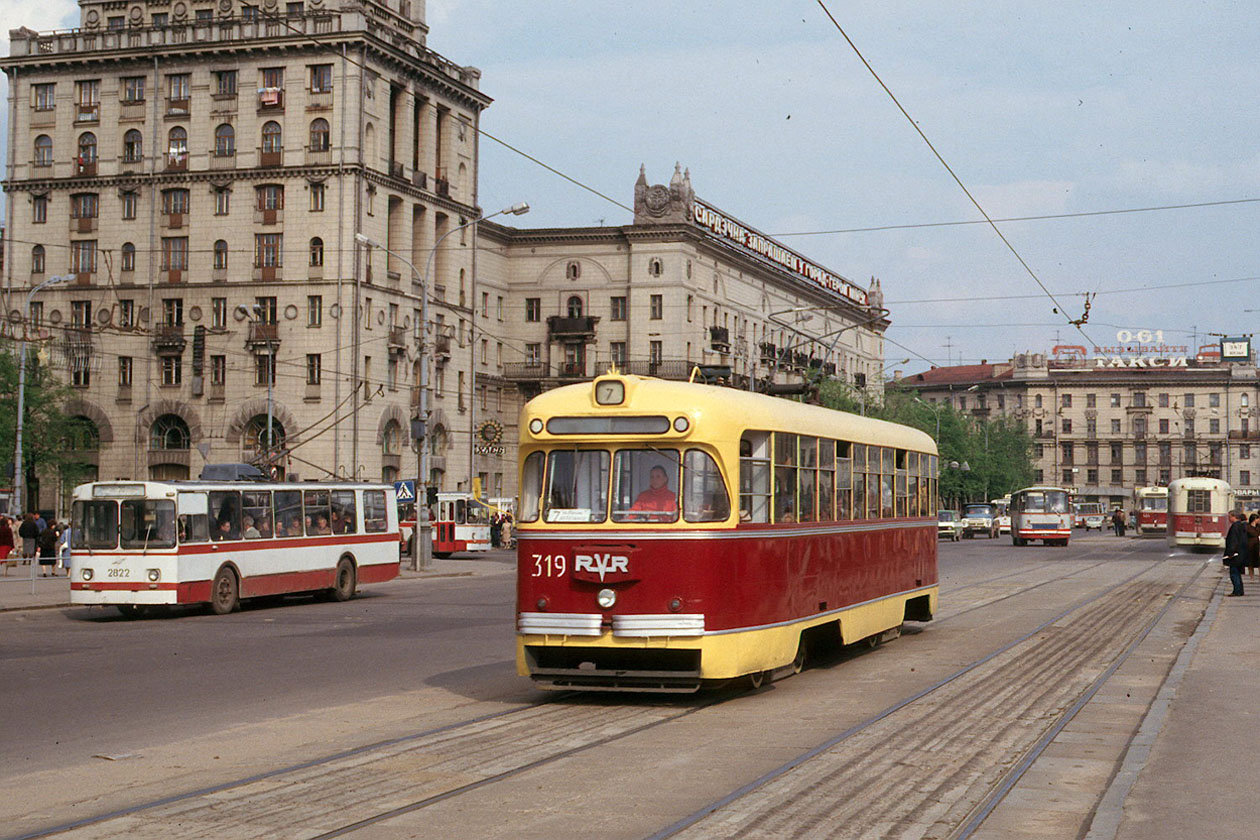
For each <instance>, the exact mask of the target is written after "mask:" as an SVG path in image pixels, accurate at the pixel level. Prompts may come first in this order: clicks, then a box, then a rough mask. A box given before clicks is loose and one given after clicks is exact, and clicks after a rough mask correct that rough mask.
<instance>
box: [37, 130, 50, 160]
mask: <svg viewBox="0 0 1260 840" xmlns="http://www.w3.org/2000/svg"><path fill="white" fill-rule="evenodd" d="M52 162H53V144H52V138H51V137H49V136H48V135H47V134H41V135H39V136H38V137H36V138H35V165H36V166H52Z"/></svg>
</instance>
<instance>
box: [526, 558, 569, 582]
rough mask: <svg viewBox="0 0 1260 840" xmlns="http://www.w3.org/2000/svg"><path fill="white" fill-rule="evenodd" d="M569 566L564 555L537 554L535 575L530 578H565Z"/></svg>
mask: <svg viewBox="0 0 1260 840" xmlns="http://www.w3.org/2000/svg"><path fill="white" fill-rule="evenodd" d="M568 564H569V560H568V558H567V557H565V556H564V555H563V554H554V555H553V554H535V555H534V573H533V574H532V575H530V577H563V576H564V573H565V571H566V570H567V569H568Z"/></svg>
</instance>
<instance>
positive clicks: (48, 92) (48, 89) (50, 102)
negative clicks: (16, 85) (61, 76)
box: [31, 84, 57, 111]
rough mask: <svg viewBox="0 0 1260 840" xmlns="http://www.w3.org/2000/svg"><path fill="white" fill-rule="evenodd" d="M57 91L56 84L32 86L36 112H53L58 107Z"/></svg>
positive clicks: (33, 104)
mask: <svg viewBox="0 0 1260 840" xmlns="http://www.w3.org/2000/svg"><path fill="white" fill-rule="evenodd" d="M56 89H57V86H56V84H43V85H31V97H32V103H31V104H32V106H33V107H34V108H35V110H36V111H52V110H53V109H55V108H56V107H57V97H56Z"/></svg>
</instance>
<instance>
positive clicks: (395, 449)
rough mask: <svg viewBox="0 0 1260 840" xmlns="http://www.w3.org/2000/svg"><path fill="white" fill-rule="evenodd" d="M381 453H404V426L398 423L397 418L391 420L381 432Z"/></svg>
mask: <svg viewBox="0 0 1260 840" xmlns="http://www.w3.org/2000/svg"><path fill="white" fill-rule="evenodd" d="M381 454H383V455H401V454H402V426H400V425H398V421H397V420H390V421H389V422H388V423H386V424H385V430H384V431H383V432H381Z"/></svg>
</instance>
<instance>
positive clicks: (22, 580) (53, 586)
mask: <svg viewBox="0 0 1260 840" xmlns="http://www.w3.org/2000/svg"><path fill="white" fill-rule="evenodd" d="M514 554H515V553H514V552H511V551H507V550H498V551H491V552H487V553H486V554H484V555H469V556H466V557H463V558H456V557H451V558H447V559H445V560H439V559H438V558H434V559H433V561H432V564H431V566H430V567H429V568H428V569H426V570H424V571H421V572H413V571H411V569H409V568H407V567H408V566H409V565H410V563H411V561H410V558H407V559H404V560H403V568H402V570H401V571H400V572H399V574H398V580H425V579H428V578H448V577H461V576H467V575H494V574H511V573H512V572H513V571H514V568H515V567H514V565H513V562H512V558H513V557H514ZM39 569H40V567H39V566H38V565H36V568H35V579H34V580H32V579H31V569H30V566H27V565H19V566H17V568H14V569H9V570H8V572H9V574H8V577H5V576H4V575H3V573H0V612H7V611H11V610H38V609H49V608H55V607H68V606H70V581H69V579H68V578H67V577H66V576H65V574H64V572H63V573H60V574H58V576H57V577H40V576H39ZM378 585H379V584H378Z"/></svg>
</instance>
